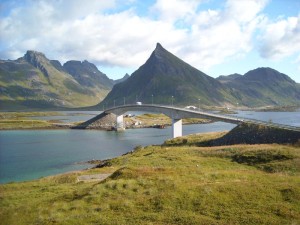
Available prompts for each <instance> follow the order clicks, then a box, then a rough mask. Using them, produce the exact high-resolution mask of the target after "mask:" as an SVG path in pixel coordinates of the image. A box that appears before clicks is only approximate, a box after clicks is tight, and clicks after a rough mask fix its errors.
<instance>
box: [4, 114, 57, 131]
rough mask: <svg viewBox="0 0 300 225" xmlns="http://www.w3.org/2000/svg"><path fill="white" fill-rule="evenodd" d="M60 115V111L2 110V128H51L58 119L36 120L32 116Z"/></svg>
mask: <svg viewBox="0 0 300 225" xmlns="http://www.w3.org/2000/svg"><path fill="white" fill-rule="evenodd" d="M58 115H61V114H60V113H58V112H0V130H3V129H5V130H8V129H39V128H51V127H53V122H58V121H46V120H36V119H32V118H31V117H38V116H58Z"/></svg>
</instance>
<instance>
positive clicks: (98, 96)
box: [0, 43, 300, 110]
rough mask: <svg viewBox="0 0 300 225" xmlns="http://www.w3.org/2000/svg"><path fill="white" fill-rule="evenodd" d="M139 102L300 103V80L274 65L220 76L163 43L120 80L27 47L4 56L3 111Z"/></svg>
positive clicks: (0, 66)
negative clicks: (19, 53)
mask: <svg viewBox="0 0 300 225" xmlns="http://www.w3.org/2000/svg"><path fill="white" fill-rule="evenodd" d="M101 100H103V101H102V102H100V101H101ZM99 102H100V103H99ZM135 102H143V103H144V104H147V103H148V104H151V103H153V104H164V105H171V104H174V105H177V106H186V105H195V106H198V105H199V104H200V105H201V106H222V107H232V106H237V105H238V106H246V107H260V106H270V105H273V106H286V105H294V106H299V105H300V84H298V83H296V82H295V81H293V80H292V79H290V78H289V77H288V76H287V75H285V74H282V73H280V72H278V71H276V70H274V69H271V68H257V69H254V70H251V71H249V72H247V73H246V74H244V75H240V74H232V75H229V76H224V75H223V76H220V77H218V78H217V79H214V78H212V77H210V76H208V75H206V74H205V73H203V72H201V71H199V70H197V69H196V68H194V67H192V66H190V65H189V64H187V63H185V62H184V61H183V60H181V59H180V58H178V57H176V56H175V55H173V54H172V53H170V52H168V51H167V50H166V49H164V48H163V47H162V46H161V45H160V44H159V43H158V44H157V45H156V48H155V50H154V51H153V52H152V54H151V56H150V57H149V59H148V60H147V61H146V62H145V64H143V65H142V66H141V67H140V68H139V69H137V70H136V71H135V72H134V73H133V74H132V75H131V76H129V75H128V74H126V75H125V76H124V77H123V78H121V79H119V80H115V81H114V80H111V79H109V78H108V77H107V76H106V75H105V74H103V73H102V72H100V71H99V70H98V68H97V67H96V66H95V65H94V64H92V63H90V62H88V61H86V60H85V61H83V62H81V61H74V60H72V61H68V62H66V63H65V64H64V65H61V63H60V62H59V61H57V60H49V59H47V58H46V56H45V55H44V54H42V53H39V52H36V51H27V53H26V54H25V55H24V56H23V57H21V58H19V59H17V60H0V110H17V109H49V108H56V109H59V108H78V107H81V108H82V107H87V108H86V109H102V108H103V107H105V108H107V107H112V106H114V105H115V106H117V105H123V104H124V103H125V104H134V103H135ZM97 103H98V104H97Z"/></svg>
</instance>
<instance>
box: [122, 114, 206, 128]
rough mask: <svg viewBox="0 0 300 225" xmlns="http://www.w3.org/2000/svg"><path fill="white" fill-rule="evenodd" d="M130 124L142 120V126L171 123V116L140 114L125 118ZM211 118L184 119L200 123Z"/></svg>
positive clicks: (188, 122) (186, 122) (186, 121)
mask: <svg viewBox="0 0 300 225" xmlns="http://www.w3.org/2000/svg"><path fill="white" fill-rule="evenodd" d="M125 121H127V123H128V124H130V123H134V122H136V121H139V122H141V124H142V126H146V127H147V126H153V125H167V126H168V125H171V124H172V121H171V118H169V117H167V116H166V115H164V114H150V113H146V114H142V115H138V116H134V117H133V118H125ZM210 122H211V121H210V120H207V119H199V118H187V119H183V120H182V123H183V124H196V123H197V124H199V123H210Z"/></svg>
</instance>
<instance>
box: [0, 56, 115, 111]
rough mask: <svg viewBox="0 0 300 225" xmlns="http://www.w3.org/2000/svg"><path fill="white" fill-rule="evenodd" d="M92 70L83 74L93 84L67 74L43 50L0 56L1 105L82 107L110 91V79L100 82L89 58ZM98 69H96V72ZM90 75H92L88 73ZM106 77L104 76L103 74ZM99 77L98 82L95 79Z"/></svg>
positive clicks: (13, 106) (16, 107)
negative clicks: (2, 58) (6, 56)
mask: <svg viewBox="0 0 300 225" xmlns="http://www.w3.org/2000/svg"><path fill="white" fill-rule="evenodd" d="M83 64H84V65H86V64H87V67H90V68H93V69H94V72H96V73H95V74H84V75H82V76H85V75H86V77H87V80H88V81H89V80H90V79H94V80H93V81H94V84H95V85H93V86H89V85H88V84H84V83H81V82H80V79H79V78H80V76H78V77H76V79H75V78H74V77H75V76H74V77H73V76H72V75H70V74H69V73H68V71H67V69H66V68H65V67H63V66H62V65H61V64H60V62H59V61H57V60H49V59H47V58H46V56H45V55H44V54H43V53H40V52H36V51H27V52H26V54H25V55H24V56H23V57H21V58H19V59H17V60H0V103H1V109H18V108H20V109H26V108H53V107H83V106H89V105H93V104H96V103H97V102H99V100H101V99H103V98H104V96H105V95H106V94H107V93H108V92H109V90H110V89H111V87H112V83H111V82H110V81H109V79H108V78H107V77H106V76H105V77H106V80H107V83H105V82H104V83H103V85H102V84H101V81H102V77H101V78H99V79H98V80H97V76H102V75H100V72H99V71H98V70H96V69H95V68H94V67H93V66H92V65H90V64H89V63H88V62H84V63H83ZM97 71H98V72H97ZM88 75H90V76H91V78H89V77H88ZM103 79H104V80H105V78H103ZM97 81H98V83H97Z"/></svg>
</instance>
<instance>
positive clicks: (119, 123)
mask: <svg viewBox="0 0 300 225" xmlns="http://www.w3.org/2000/svg"><path fill="white" fill-rule="evenodd" d="M116 125H117V126H116V130H117V131H123V130H125V126H124V117H123V114H122V115H119V116H117V124H116Z"/></svg>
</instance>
